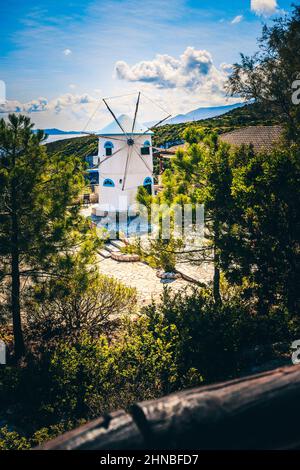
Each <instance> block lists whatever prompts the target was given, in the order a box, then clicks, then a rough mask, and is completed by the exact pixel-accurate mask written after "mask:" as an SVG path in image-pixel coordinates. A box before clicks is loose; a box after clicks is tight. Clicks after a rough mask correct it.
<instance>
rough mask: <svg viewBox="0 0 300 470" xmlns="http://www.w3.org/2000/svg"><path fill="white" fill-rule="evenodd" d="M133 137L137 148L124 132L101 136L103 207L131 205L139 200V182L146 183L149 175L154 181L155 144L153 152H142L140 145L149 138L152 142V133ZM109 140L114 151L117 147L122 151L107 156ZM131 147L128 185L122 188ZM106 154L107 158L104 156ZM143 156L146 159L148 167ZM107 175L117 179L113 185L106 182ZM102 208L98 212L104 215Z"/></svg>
mask: <svg viewBox="0 0 300 470" xmlns="http://www.w3.org/2000/svg"><path fill="white" fill-rule="evenodd" d="M110 137H111V139H110ZM114 139H120V140H114ZM133 139H134V143H135V145H134V148H135V150H134V148H133V147H132V146H128V144H127V137H126V136H124V135H120V136H115V135H113V136H106V137H105V138H103V137H99V153H98V157H99V159H100V166H99V204H100V206H102V210H117V211H118V210H120V211H125V210H127V208H128V206H129V205H131V204H134V203H135V202H136V194H137V189H138V187H139V186H143V184H144V180H145V178H147V177H150V178H151V179H152V181H153V155H152V147H151V146H150V155H141V147H143V146H144V142H145V141H149V142H150V144H151V135H142V136H140V135H135V136H133ZM106 142H111V143H112V144H113V146H114V147H113V149H112V153H115V152H117V151H118V150H119V152H118V153H117V154H116V155H113V156H112V157H109V158H107V156H106V149H105V147H104V145H105V143H106ZM128 149H129V151H130V152H131V155H130V158H129V162H128V167H127V176H126V181H125V187H124V191H122V186H123V181H124V175H125V167H126V159H127V152H128ZM137 152H138V154H139V155H138V154H137ZM106 158H107V160H105V159H106ZM141 159H143V160H144V161H145V162H146V164H147V166H148V167H149V168H147V166H146V165H145V164H144V163H143V161H142V160H141ZM104 160H105V161H104ZM103 161H104V162H103ZM101 162H103V163H101ZM107 178H108V179H111V180H112V181H113V182H114V184H115V186H114V187H108V186H103V183H104V180H105V179H107ZM103 206H106V207H107V209H104V208H103ZM102 210H101V209H100V210H99V215H101V213H100V212H102Z"/></svg>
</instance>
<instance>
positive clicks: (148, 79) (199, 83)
mask: <svg viewBox="0 0 300 470" xmlns="http://www.w3.org/2000/svg"><path fill="white" fill-rule="evenodd" d="M115 72H116V76H117V77H118V78H119V79H121V80H127V81H128V82H140V83H148V84H152V85H153V86H154V87H156V88H159V89H173V88H182V89H185V90H187V91H195V90H197V89H198V88H199V87H203V86H206V85H207V84H208V83H211V85H212V87H219V85H220V82H221V81H222V80H223V79H224V78H225V76H224V73H223V71H221V70H218V69H217V68H216V67H215V66H214V64H213V60H212V56H211V54H210V53H209V52H208V51H206V50H197V49H195V48H193V47H187V48H186V50H185V51H184V52H183V54H182V55H181V56H180V57H179V58H178V59H177V58H175V57H172V56H170V55H166V54H164V55H162V54H158V55H156V56H155V58H154V59H153V60H151V61H150V60H149V61H141V62H138V63H137V64H135V65H133V66H130V65H128V64H127V63H126V62H124V61H118V62H117V63H116V65H115Z"/></svg>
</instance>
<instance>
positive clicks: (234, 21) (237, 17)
mask: <svg viewBox="0 0 300 470" xmlns="http://www.w3.org/2000/svg"><path fill="white" fill-rule="evenodd" d="M243 19H244V17H243V15H237V16H235V17H234V18H233V20H232V21H231V24H238V23H240V22H241V21H242V20H243Z"/></svg>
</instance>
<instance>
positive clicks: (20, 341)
mask: <svg viewBox="0 0 300 470" xmlns="http://www.w3.org/2000/svg"><path fill="white" fill-rule="evenodd" d="M15 186H16V185H15V181H14V178H12V184H11V211H12V216H11V311H12V319H13V333H14V343H15V348H14V351H15V359H16V360H19V359H20V358H21V357H22V356H24V355H25V344H24V338H23V331H22V322H21V308H20V266H19V263H20V260H19V236H18V232H19V224H18V216H17V200H16V192H15Z"/></svg>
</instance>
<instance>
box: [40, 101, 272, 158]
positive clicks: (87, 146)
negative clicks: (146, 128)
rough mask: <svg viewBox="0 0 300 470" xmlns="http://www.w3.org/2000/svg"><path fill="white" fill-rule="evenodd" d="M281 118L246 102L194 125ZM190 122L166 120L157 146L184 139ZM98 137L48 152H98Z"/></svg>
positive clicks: (219, 126) (223, 126)
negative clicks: (176, 122) (174, 122)
mask: <svg viewBox="0 0 300 470" xmlns="http://www.w3.org/2000/svg"><path fill="white" fill-rule="evenodd" d="M280 121H281V119H280V117H279V116H278V114H276V113H274V112H272V111H271V110H266V109H264V110H263V109H261V108H260V107H259V106H258V105H257V104H249V105H245V106H243V107H242V108H237V109H233V110H232V111H229V112H228V113H226V114H223V115H222V116H218V117H215V118H209V119H203V120H201V121H194V123H193V124H194V125H199V126H201V127H208V128H210V129H214V130H217V131H218V132H219V133H223V132H228V131H231V130H233V129H236V128H237V127H243V126H257V125H266V126H267V125H272V124H277V123H279V122H280ZM190 125H191V123H190V122H185V123H182V124H166V125H165V126H160V127H158V128H156V129H154V133H155V134H154V138H153V144H154V145H155V146H161V145H165V144H166V143H170V142H176V141H177V140H179V139H182V133H183V131H184V129H186V127H188V126H190ZM97 145H98V143H97V139H95V138H94V137H91V136H86V137H76V138H72V139H64V140H59V141H57V142H51V143H49V144H47V149H48V152H50V153H53V152H62V153H63V154H64V155H71V154H74V155H76V156H79V157H82V158H85V157H86V156H88V155H96V154H97Z"/></svg>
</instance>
